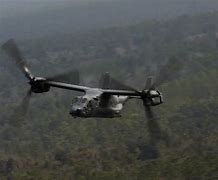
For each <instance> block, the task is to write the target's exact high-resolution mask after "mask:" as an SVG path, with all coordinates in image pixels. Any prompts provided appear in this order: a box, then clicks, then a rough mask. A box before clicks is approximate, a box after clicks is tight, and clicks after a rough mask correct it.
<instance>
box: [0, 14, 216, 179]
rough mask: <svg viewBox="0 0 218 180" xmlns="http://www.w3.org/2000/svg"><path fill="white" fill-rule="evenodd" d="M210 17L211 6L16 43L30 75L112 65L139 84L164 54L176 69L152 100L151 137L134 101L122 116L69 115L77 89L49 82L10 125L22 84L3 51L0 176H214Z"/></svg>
mask: <svg viewBox="0 0 218 180" xmlns="http://www.w3.org/2000/svg"><path fill="white" fill-rule="evenodd" d="M217 21H218V13H215V12H214V13H208V14H203V15H198V16H181V17H178V18H176V19H173V20H168V21H146V22H143V23H140V24H138V25H134V26H126V27H120V28H119V27H115V28H105V29H101V30H93V31H87V32H85V33H68V34H57V35H55V36H53V35H51V36H47V37H44V38H41V39H36V40H29V41H18V44H19V46H20V48H21V50H22V51H23V52H24V55H25V57H26V59H27V62H28V64H29V66H30V68H31V69H32V71H33V73H35V74H36V75H42V76H44V75H45V76H47V75H52V74H53V73H57V72H63V71H67V70H70V69H72V68H78V69H79V70H80V72H81V79H82V80H81V81H82V84H85V85H89V86H95V85H98V81H99V77H100V75H101V73H103V72H110V73H111V74H112V75H113V76H114V77H115V78H117V79H120V80H122V81H125V82H126V83H127V84H130V85H132V86H135V87H137V88H139V89H142V88H143V87H144V85H145V80H146V77H147V76H148V75H156V74H157V73H158V69H160V67H161V66H162V65H164V64H165V63H166V62H167V61H169V60H172V59H173V60H175V59H176V60H177V61H178V62H180V63H181V64H180V66H181V71H179V72H178V73H176V74H172V76H171V78H170V79H168V81H167V82H166V83H165V84H163V85H162V86H161V87H160V90H161V91H162V92H163V94H164V97H165V98H164V99H165V103H164V104H163V105H161V106H160V107H154V112H155V115H156V119H157V121H158V123H159V124H160V131H161V132H162V136H160V137H158V136H157V137H155V138H156V139H157V142H156V143H155V144H152V143H150V141H149V139H150V133H149V128H148V124H147V119H146V118H145V115H144V111H143V107H142V103H140V102H139V101H137V100H132V101H129V103H127V106H126V108H125V110H124V112H123V117H122V118H115V119H81V118H76V119H74V118H72V117H71V116H70V115H69V108H70V103H71V99H72V97H73V96H75V93H73V92H70V91H64V90H59V89H52V90H51V91H50V92H49V93H46V94H42V95H34V98H33V99H32V100H31V103H30V108H29V112H28V115H27V117H26V119H25V120H24V121H22V122H17V123H15V124H14V123H11V115H12V114H13V113H14V112H15V111H16V109H17V108H18V107H17V106H18V104H19V103H20V101H21V99H22V97H23V96H24V95H25V93H26V90H27V88H28V85H26V84H25V81H26V80H25V79H24V77H23V75H22V73H21V72H20V71H19V70H17V68H16V67H15V66H14V64H13V62H11V61H9V59H8V58H7V57H6V56H5V55H4V54H3V53H2V52H1V55H0V63H1V65H0V89H1V91H0V104H1V107H0V112H1V113H0V120H1V121H0V139H1V143H0V152H1V153H0V175H1V179H7V178H8V179H16V180H24V179H36V180H38V179H42V180H43V179H45V180H48V179H51V180H53V179H57V180H58V179H76V180H83V179H91V180H92V179H93V180H97V179H108V180H109V179H110V180H111V179H115V180H121V179H122V180H128V179H129V180H134V179H137V180H144V179H148V180H149V179H151V180H155V179H166V180H168V179H172V180H174V179H181V180H183V179H184V180H185V179H190V180H192V179H200V180H201V179H202V180H207V179H208V180H209V179H217V178H218V173H217V172H218V171H217V170H218V145H217V144H218V122H217V117H218V113H217V109H218V91H217V90H218V83H217V78H218V71H217V67H218V51H217V50H218V41H217V35H218V25H217ZM18 116H19V114H16V115H15V116H13V122H16V118H17V117H18ZM14 120H15V121H14ZM157 134H158V132H157Z"/></svg>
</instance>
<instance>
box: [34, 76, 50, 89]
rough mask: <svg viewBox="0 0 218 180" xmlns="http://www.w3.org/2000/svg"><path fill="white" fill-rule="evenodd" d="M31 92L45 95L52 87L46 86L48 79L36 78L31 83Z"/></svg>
mask: <svg viewBox="0 0 218 180" xmlns="http://www.w3.org/2000/svg"><path fill="white" fill-rule="evenodd" d="M30 85H31V91H32V92H34V93H44V92H48V91H49V90H50V86H49V85H47V84H46V79H44V78H38V77H37V78H34V79H33V80H32V81H30Z"/></svg>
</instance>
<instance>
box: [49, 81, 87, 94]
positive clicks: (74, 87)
mask: <svg viewBox="0 0 218 180" xmlns="http://www.w3.org/2000/svg"><path fill="white" fill-rule="evenodd" d="M46 84H47V85H49V86H51V87H56V88H61V89H68V90H73V91H79V92H86V91H87V90H88V89H90V88H88V87H85V86H79V85H73V84H67V83H62V82H56V81H46Z"/></svg>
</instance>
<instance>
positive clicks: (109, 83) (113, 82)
mask: <svg viewBox="0 0 218 180" xmlns="http://www.w3.org/2000/svg"><path fill="white" fill-rule="evenodd" d="M100 87H101V88H103V89H117V90H133V91H137V90H136V89H134V88H133V87H131V86H128V85H126V84H124V83H123V82H121V81H119V80H117V79H115V78H113V77H111V76H110V74H109V73H105V74H104V75H102V76H101V79H100Z"/></svg>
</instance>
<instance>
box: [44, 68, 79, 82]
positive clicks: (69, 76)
mask: <svg viewBox="0 0 218 180" xmlns="http://www.w3.org/2000/svg"><path fill="white" fill-rule="evenodd" d="M46 79H47V80H49V81H61V82H65V83H73V84H77V85H79V84H80V73H79V71H78V70H71V71H67V72H64V73H61V74H57V75H54V76H51V77H47V78H46Z"/></svg>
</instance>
